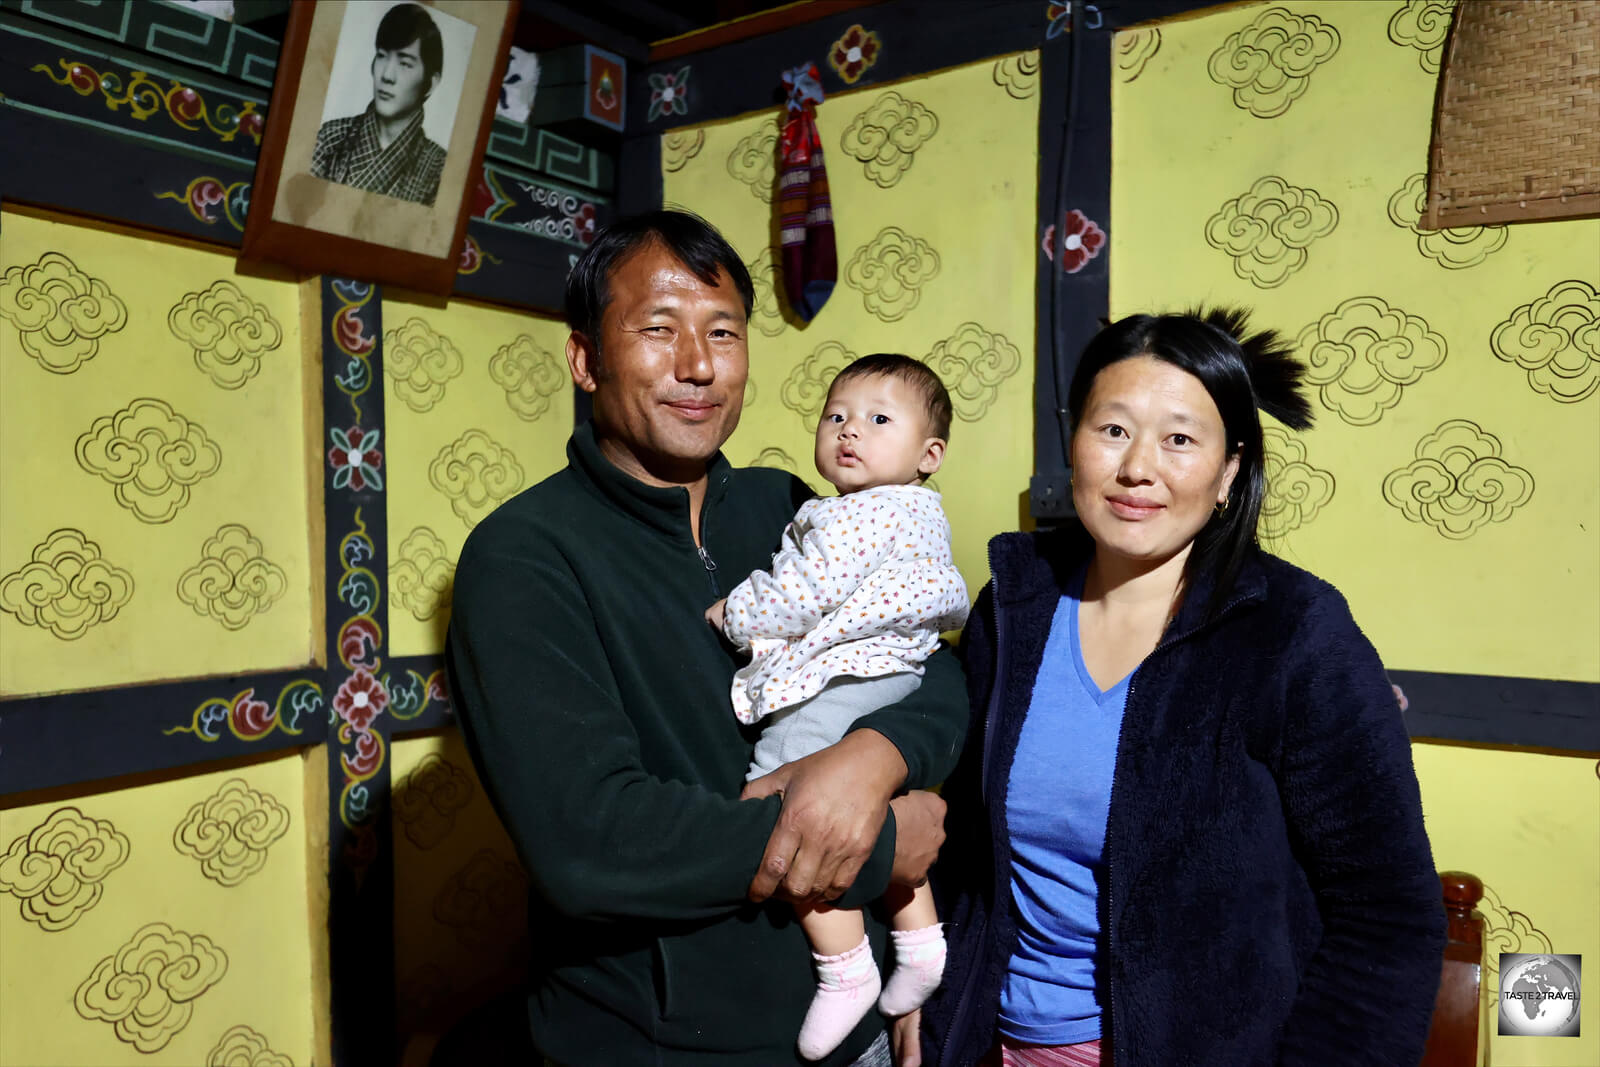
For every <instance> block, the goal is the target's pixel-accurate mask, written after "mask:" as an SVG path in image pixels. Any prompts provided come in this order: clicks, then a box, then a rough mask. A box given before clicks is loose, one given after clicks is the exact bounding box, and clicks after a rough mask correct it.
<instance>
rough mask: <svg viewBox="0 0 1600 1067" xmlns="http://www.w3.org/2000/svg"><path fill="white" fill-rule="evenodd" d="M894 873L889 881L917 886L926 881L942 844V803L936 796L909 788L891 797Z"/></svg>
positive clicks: (935, 794) (941, 799) (923, 790)
mask: <svg viewBox="0 0 1600 1067" xmlns="http://www.w3.org/2000/svg"><path fill="white" fill-rule="evenodd" d="M889 806H890V807H891V808H893V809H894V831H895V832H894V870H893V872H891V873H890V875H889V879H890V881H893V882H896V883H898V884H900V885H909V886H919V885H921V884H922V883H923V882H926V881H927V880H928V868H929V867H932V866H933V861H934V860H936V859H938V858H939V849H940V847H941V846H942V845H943V844H944V800H943V798H941V797H940V796H939V795H938V794H937V793H930V792H928V791H927V790H925V789H913V790H912V791H911V792H909V793H907V794H906V795H905V796H903V797H895V798H894V800H893V801H892V802H891V803H890V805H889Z"/></svg>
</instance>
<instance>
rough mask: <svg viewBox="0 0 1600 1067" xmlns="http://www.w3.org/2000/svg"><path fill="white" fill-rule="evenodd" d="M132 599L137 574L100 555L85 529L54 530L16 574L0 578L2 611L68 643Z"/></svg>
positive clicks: (35, 548) (105, 620)
mask: <svg viewBox="0 0 1600 1067" xmlns="http://www.w3.org/2000/svg"><path fill="white" fill-rule="evenodd" d="M132 596H133V575H132V574H130V573H128V572H127V571H125V570H123V569H122V568H121V567H118V566H117V565H116V564H114V563H112V562H111V561H110V560H107V559H105V558H104V557H103V556H102V555H101V554H100V546H99V545H98V544H97V543H95V542H94V541H91V540H89V538H88V536H87V535H85V534H84V532H83V531H82V530H74V529H70V528H65V529H60V530H52V531H51V533H50V536H48V537H46V538H45V539H44V540H43V541H42V542H41V543H39V544H37V545H35V546H34V549H33V555H32V557H31V558H30V559H29V560H28V562H27V563H24V564H23V565H22V566H21V567H20V568H18V569H17V570H14V571H12V572H11V573H10V574H7V575H5V576H4V577H0V611H4V612H6V613H8V614H10V615H11V616H13V617H14V618H15V619H16V620H17V621H18V622H20V623H22V624H23V625H24V626H40V627H43V628H44V629H46V630H49V631H50V632H51V633H52V634H53V635H55V636H56V637H58V638H60V639H61V640H63V641H75V640H77V639H78V638H80V637H82V636H83V635H84V634H85V633H86V632H88V630H89V628H90V627H92V626H97V625H99V624H100V623H103V622H110V621H111V620H112V619H114V618H116V617H117V612H118V611H120V610H121V609H122V608H123V606H124V605H126V604H127V603H128V601H129V599H131V598H132Z"/></svg>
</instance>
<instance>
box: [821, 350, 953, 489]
mask: <svg viewBox="0 0 1600 1067" xmlns="http://www.w3.org/2000/svg"><path fill="white" fill-rule="evenodd" d="M943 455H944V442H943V441H941V440H939V439H938V438H936V437H932V436H930V434H929V429H928V415H927V407H926V405H925V404H924V403H923V401H922V397H921V396H920V395H919V394H918V392H917V389H916V387H915V386H913V385H911V384H910V383H908V382H905V381H902V380H901V379H899V378H892V377H888V376H886V375H876V374H873V375H865V376H862V377H857V378H847V379H845V380H844V381H842V382H835V383H834V386H833V389H832V391H831V392H829V394H828V401H827V404H826V405H825V406H824V407H823V409H822V421H821V422H820V423H818V424H817V453H816V460H817V470H818V471H820V472H821V473H822V476H823V477H824V478H826V479H828V481H830V482H832V483H833V485H834V488H836V489H838V490H839V492H840V493H853V492H855V491H856V490H858V489H873V488H876V487H878V486H880V485H912V484H915V483H916V482H917V481H919V480H920V478H921V477H922V476H925V475H929V474H932V473H933V472H935V471H937V470H938V469H939V463H940V460H941V459H942V458H943Z"/></svg>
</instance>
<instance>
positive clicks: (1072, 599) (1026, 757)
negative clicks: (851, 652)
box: [1000, 573, 1133, 1045]
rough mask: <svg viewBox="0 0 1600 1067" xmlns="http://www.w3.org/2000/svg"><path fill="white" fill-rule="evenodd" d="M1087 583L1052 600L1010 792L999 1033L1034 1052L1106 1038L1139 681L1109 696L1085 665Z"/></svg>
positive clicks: (1074, 584)
mask: <svg viewBox="0 0 1600 1067" xmlns="http://www.w3.org/2000/svg"><path fill="white" fill-rule="evenodd" d="M1083 580H1084V575H1083V573H1079V575H1078V576H1077V577H1076V578H1075V579H1074V580H1073V582H1072V584H1071V586H1070V587H1069V589H1068V591H1067V594H1066V595H1065V596H1063V597H1062V598H1061V601H1060V603H1059V604H1057V605H1056V613H1055V618H1054V619H1053V620H1052V621H1051V624H1050V636H1049V638H1048V639H1047V640H1046V642H1045V649H1044V659H1043V661H1042V662H1041V663H1040V665H1039V674H1038V677H1037V679H1036V680H1035V682H1034V686H1033V698H1032V700H1031V702H1030V703H1029V705H1028V715H1027V718H1026V719H1025V720H1024V721H1023V724H1022V736H1021V738H1020V739H1019V741H1018V743H1017V755H1016V761H1015V762H1014V763H1013V765H1012V768H1011V779H1010V784H1009V786H1008V787H1007V791H1006V824H1007V826H1008V828H1009V830H1010V835H1011V895H1012V898H1013V899H1014V901H1015V902H1016V909H1017V933H1018V939H1017V948H1016V951H1015V953H1014V954H1013V955H1012V957H1011V963H1010V966H1009V967H1008V968H1007V973H1006V981H1005V986H1004V988H1003V989H1002V991H1001V994H1000V1032H1001V1033H1003V1034H1004V1035H1006V1036H1007V1037H1009V1038H1011V1039H1012V1040H1015V1041H1021V1042H1025V1043H1028V1044H1034V1045H1071V1044H1075V1043H1077V1042H1080V1041H1093V1040H1095V1039H1096V1038H1098V1037H1100V1014H1101V1004H1100V1000H1099V996H1098V995H1097V992H1096V985H1095V972H1096V969H1097V966H1098V964H1099V950H1100V920H1099V898H1100V891H1101V886H1102V881H1101V879H1102V871H1103V868H1102V864H1101V854H1102V852H1103V850H1104V848H1105V840H1106V817H1107V814H1108V813H1109V811H1110V807H1111V774H1112V769H1113V767H1114V765H1115V763H1116V755H1117V737H1118V735H1119V733H1120V732H1121V729H1122V714H1123V710H1124V708H1125V707H1126V706H1127V701H1128V685H1129V682H1131V681H1132V679H1133V675H1132V674H1130V675H1128V677H1126V678H1124V679H1122V680H1121V681H1120V682H1118V683H1116V684H1115V685H1113V686H1112V687H1111V688H1110V689H1107V690H1105V691H1102V690H1101V689H1100V688H1099V686H1097V685H1095V682H1094V679H1093V678H1092V677H1090V675H1089V670H1088V668H1087V667H1085V666H1084V662H1083V645H1082V643H1081V641H1080V640H1079V637H1078V608H1079V605H1080V604H1081V602H1082V600H1081V598H1082V596H1083Z"/></svg>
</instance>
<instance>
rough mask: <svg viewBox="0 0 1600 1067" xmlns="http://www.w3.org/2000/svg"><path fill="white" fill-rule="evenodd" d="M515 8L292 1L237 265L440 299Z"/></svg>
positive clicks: (505, 3)
mask: <svg viewBox="0 0 1600 1067" xmlns="http://www.w3.org/2000/svg"><path fill="white" fill-rule="evenodd" d="M516 10H517V5H516V4H515V3H514V2H512V0H421V2H418V0H315V2H300V3H296V4H295V5H294V6H293V8H292V9H291V14H290V21H289V26H288V30H287V32H286V34H285V37H284V43H283V50H282V52H281V53H280V56H279V60H278V76H277V81H276V83H275V84H274V86H273V93H272V105H271V109H270V111H269V113H268V116H267V128H266V131H265V134H264V136H263V138H262V145H261V156H260V159H259V161H258V163H257V169H256V182H255V189H254V193H253V197H252V199H253V202H252V204H251V211H250V215H249V218H248V220H247V223H246V228H245V238H244V254H245V256H246V257H247V258H252V259H265V260H272V261H275V262H281V263H287V264H289V265H291V266H297V267H300V268H301V269H304V270H312V271H317V272H321V273H338V274H342V275H347V276H350V277H355V278H361V279H364V280H368V281H377V282H391V283H395V284H401V285H406V286H408V287H411V288H417V289H423V290H427V291H432V292H447V291H448V290H449V287H450V283H451V280H452V279H453V278H454V274H455V265H456V262H457V256H458V254H459V250H460V244H461V239H462V235H463V233H464V231H465V228H466V220H467V202H468V196H467V194H468V191H469V190H470V188H471V186H472V184H473V179H474V176H475V174H476V171H477V169H478V168H479V167H480V166H481V164H482V160H483V149H484V144H485V143H486V141H487V139H488V131H489V125H490V123H491V122H492V121H493V118H494V103H495V100H496V98H497V95H498V91H499V79H500V72H501V69H502V68H503V67H504V64H505V59H506V55H507V53H508V51H509V47H510V37H511V30H512V27H513V25H514V22H515V17H516Z"/></svg>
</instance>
